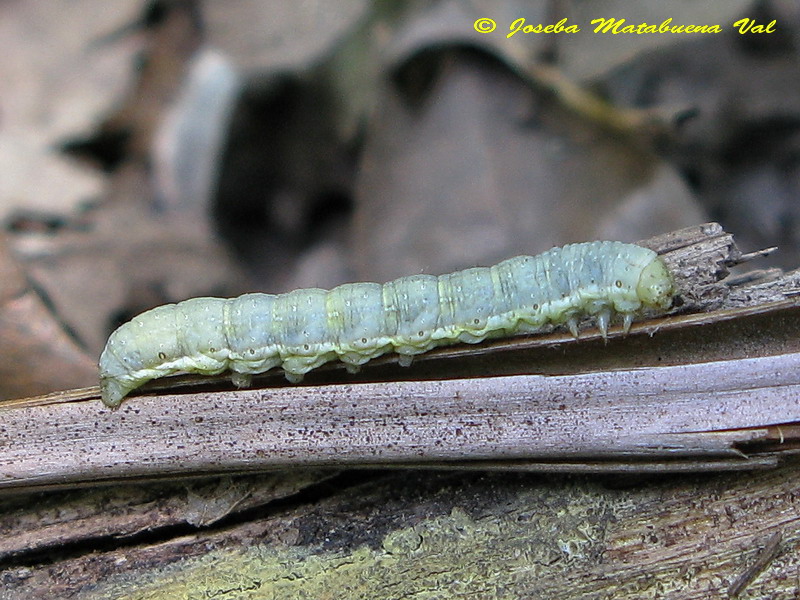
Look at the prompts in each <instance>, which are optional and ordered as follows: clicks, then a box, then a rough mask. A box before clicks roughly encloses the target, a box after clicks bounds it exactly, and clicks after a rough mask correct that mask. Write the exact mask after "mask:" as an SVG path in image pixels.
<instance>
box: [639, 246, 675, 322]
mask: <svg viewBox="0 0 800 600" xmlns="http://www.w3.org/2000/svg"><path fill="white" fill-rule="evenodd" d="M636 295H637V296H638V297H639V300H640V301H641V303H642V304H643V305H644V306H646V307H648V308H656V309H660V310H666V309H668V308H669V307H670V306H671V305H672V298H673V296H674V295H675V283H674V281H673V280H672V275H671V274H670V272H669V270H668V269H667V265H665V264H664V261H663V260H661V259H660V258H655V259H654V260H653V261H652V262H651V263H650V264H649V265H647V266H646V267H645V268H644V270H643V271H642V275H641V276H640V277H639V283H638V285H637V286H636Z"/></svg>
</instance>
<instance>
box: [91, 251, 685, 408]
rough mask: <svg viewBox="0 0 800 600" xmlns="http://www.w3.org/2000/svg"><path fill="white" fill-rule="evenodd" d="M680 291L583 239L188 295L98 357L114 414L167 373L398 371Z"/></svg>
mask: <svg viewBox="0 0 800 600" xmlns="http://www.w3.org/2000/svg"><path fill="white" fill-rule="evenodd" d="M674 294H675V286H674V284H673V280H672V276H671V275H670V273H669V271H668V270H667V267H666V265H665V264H664V262H663V261H662V260H661V259H660V258H659V257H658V256H657V255H656V253H655V252H653V251H652V250H649V249H647V248H642V247H640V246H635V245H633V244H623V243H621V242H588V243H583V244H572V245H569V246H564V247H563V248H553V249H552V250H549V251H548V252H545V253H543V254H540V255H538V256H535V257H533V256H517V257H515V258H511V259H509V260H505V261H503V262H501V263H500V264H498V265H496V266H494V267H478V268H472V269H466V270H464V271H458V272H456V273H450V274H448V275H440V276H438V277H436V276H434V275H412V276H410V277H402V278H400V279H396V280H395V281H390V282H388V283H385V284H383V285H381V284H378V283H350V284H346V285H341V286H339V287H337V288H334V289H332V290H330V291H327V290H321V289H307V290H295V291H293V292H289V293H286V294H278V295H271V294H246V295H244V296H240V297H238V298H231V299H224V298H194V299H191V300H186V301H184V302H180V303H178V304H167V305H165V306H159V307H157V308H154V309H152V310H149V311H147V312H145V313H143V314H141V315H139V316H137V317H135V318H134V319H133V320H131V321H130V322H128V323H125V324H124V325H122V326H121V327H119V329H117V330H116V331H114V333H112V334H111V337H110V338H109V340H108V343H107V344H106V347H105V349H104V350H103V353H102V355H101V356H100V388H101V391H102V399H103V402H104V403H105V404H107V405H108V406H110V407H116V406H119V405H120V403H121V402H122V399H123V398H124V397H125V396H126V395H127V394H128V393H129V392H131V391H132V390H134V389H136V388H138V387H139V386H141V385H142V384H143V383H145V382H147V381H149V380H151V379H155V378H157V377H164V376H166V375H172V374H174V373H179V372H180V373H200V374H203V375H216V374H218V373H222V372H223V371H225V370H231V371H232V372H233V375H232V378H233V382H234V383H235V384H236V385H239V386H246V385H248V384H249V382H250V376H251V375H253V374H257V373H263V372H265V371H268V370H269V369H272V368H273V367H278V366H281V367H283V369H284V371H285V374H286V378H287V379H288V380H289V381H292V382H298V381H300V380H301V379H302V378H303V375H304V374H305V373H307V372H308V371H310V370H311V369H314V368H316V367H318V366H320V365H321V364H323V363H326V362H328V361H330V360H334V359H339V360H341V361H342V362H343V363H345V364H346V365H347V367H348V369H349V370H350V371H353V372H355V371H357V370H358V368H359V367H360V365H362V364H364V363H366V362H367V361H369V360H371V359H373V358H375V357H377V356H380V355H381V354H384V353H386V352H396V353H398V354H399V362H400V364H401V365H403V366H408V365H410V364H411V360H412V357H413V356H414V355H415V354H420V353H423V352H427V351H428V350H430V349H431V348H433V347H435V346H441V345H445V344H453V343H456V342H467V343H470V344H474V343H477V342H480V341H482V340H484V339H486V338H487V337H499V336H506V335H513V334H516V333H522V332H537V331H542V330H543V329H544V328H545V327H547V326H548V325H550V324H554V325H559V324H566V325H567V326H568V327H569V329H570V331H571V332H572V333H573V335H575V336H577V334H578V330H577V322H578V319H579V318H580V317H583V316H586V315H590V316H593V317H594V318H595V320H596V322H597V325H598V327H599V328H600V330H601V332H602V334H603V335H604V336H605V335H606V332H607V329H608V325H609V322H610V320H611V318H612V316H613V315H614V313H619V314H621V315H622V316H623V323H624V325H623V326H624V329H625V331H627V330H628V328H629V327H630V324H631V321H632V320H633V317H634V315H637V314H640V313H641V312H642V311H644V310H646V309H657V310H665V309H667V308H669V306H670V305H671V303H672V297H673V295H674Z"/></svg>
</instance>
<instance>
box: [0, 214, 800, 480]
mask: <svg viewBox="0 0 800 600" xmlns="http://www.w3.org/2000/svg"><path fill="white" fill-rule="evenodd" d="M645 243H646V244H647V245H649V246H650V247H652V248H654V249H656V250H658V251H661V252H662V255H663V257H664V260H665V261H667V263H668V264H669V265H670V267H671V269H673V272H674V273H675V275H676V278H677V279H678V282H679V286H680V287H681V290H682V298H683V301H684V305H683V307H682V308H681V310H689V309H691V310H696V309H698V308H699V307H702V306H714V307H717V308H719V309H720V310H718V311H716V312H712V313H701V314H685V315H672V316H667V317H666V318H662V319H658V320H654V321H646V322H643V323H640V324H638V325H637V326H635V327H634V330H633V333H632V334H631V335H630V336H629V337H627V338H624V339H623V338H621V337H620V335H619V327H617V328H616V330H615V332H614V333H613V336H612V337H614V336H616V339H614V340H612V341H611V342H610V343H609V344H608V346H604V345H603V343H602V341H600V340H599V339H597V338H599V333H587V334H586V335H583V336H582V337H581V339H580V340H578V341H574V340H570V339H569V338H568V336H565V335H563V334H562V333H560V332H555V333H554V334H552V335H551V336H544V338H538V337H537V338H520V339H519V340H512V341H507V340H506V341H502V342H498V343H495V344H489V345H487V347H486V348H481V349H470V350H469V351H459V350H456V349H445V350H443V351H441V352H438V353H437V352H433V353H431V354H432V357H431V358H430V359H426V360H425V361H420V365H418V366H417V367H416V368H415V369H413V370H411V371H410V372H412V373H413V374H414V375H416V376H419V377H420V378H421V380H419V381H396V378H397V374H398V369H397V367H396V365H394V364H392V362H391V361H390V360H385V361H383V366H382V367H378V368H375V369H370V370H368V372H367V373H365V374H363V375H362V376H361V377H360V380H361V381H364V380H367V377H369V378H370V379H372V382H371V383H353V380H354V378H350V380H349V381H348V383H338V384H337V383H333V384H331V383H330V379H331V378H333V379H335V375H336V370H335V369H329V370H328V371H327V372H326V373H323V374H322V375H320V376H319V377H318V378H317V381H318V382H319V381H320V380H322V381H324V380H325V374H327V376H328V382H327V383H326V384H324V385H320V384H318V385H308V386H292V387H286V386H284V387H273V388H268V389H254V390H245V391H221V392H199V393H198V392H196V393H190V394H180V395H174V394H173V395H168V394H161V395H157V396H140V397H137V398H136V399H135V400H134V401H132V402H130V403H128V404H126V405H123V407H122V408H121V409H120V410H118V411H109V410H108V409H105V408H102V407H101V405H100V404H99V403H98V402H97V400H96V398H97V390H96V389H92V388H90V389H88V390H83V391H76V392H74V393H72V394H62V395H55V396H51V397H49V398H39V399H29V400H21V401H16V402H11V403H7V404H5V405H3V406H2V407H0V412H2V414H1V415H0V422H2V426H0V475H1V476H2V479H0V488H5V489H21V488H31V487H34V488H36V487H57V486H76V485H87V484H93V483H97V482H111V481H120V480H131V479H154V478H162V477H174V476H176V475H181V476H197V475H201V474H210V473H222V472H225V473H230V472H246V471H262V470H269V469H276V468H287V467H292V468H294V467H296V466H298V465H307V466H315V465H323V466H342V465H375V466H385V465H420V464H422V465H426V466H441V465H444V464H447V465H450V466H453V464H454V463H458V464H459V466H464V467H466V468H475V467H495V468H509V469H518V468H525V469H532V470H564V471H598V470H615V471H620V470H623V471H637V470H640V471H653V470H691V469H733V468H755V467H763V466H769V465H774V464H775V463H776V462H777V459H778V458H779V456H781V455H785V454H787V453H791V452H793V451H794V449H795V448H796V447H797V441H798V439H800V436H799V435H798V427H797V425H796V423H797V422H800V393H798V392H800V368H799V367H800V347H798V344H797V341H796V340H797V337H798V336H797V335H796V334H797V331H796V329H797V325H796V323H797V315H798V313H800V307H799V306H798V302H797V299H796V297H794V295H793V294H794V292H796V290H797V282H796V275H794V274H790V275H788V276H786V277H784V278H779V279H776V280H770V281H767V282H762V283H752V282H750V283H749V284H748V285H747V286H746V287H744V288H742V289H728V287H727V285H725V284H724V283H723V282H721V281H720V279H721V278H722V277H724V275H725V274H726V273H727V267H728V265H730V264H734V263H736V262H738V261H740V260H741V259H742V255H741V254H740V253H739V251H738V249H736V247H735V245H734V244H733V240H732V238H731V237H730V235H729V234H726V233H725V232H724V231H722V229H721V228H720V227H719V226H718V225H716V224H708V225H704V226H699V227H695V228H690V229H687V230H683V231H680V232H674V233H672V234H669V235H666V236H660V237H659V238H654V239H653V240H649V241H647V242H645ZM752 298H755V299H756V302H755V303H753V302H752ZM781 298H782V299H781ZM742 340H747V341H748V344H749V345H748V344H744V343H743V342H742ZM715 343H716V344H717V345H715ZM554 344H557V345H558V346H559V348H560V349H561V352H564V353H565V354H566V355H565V356H564V357H563V360H562V357H561V356H560V353H554V352H553V350H552V347H553V345H554ZM576 356H577V357H580V358H581V360H577V361H576V360H575V358H576ZM537 357H538V358H537ZM709 361H712V362H709ZM481 365H483V366H482V367H481ZM503 365H505V366H503ZM662 365H669V366H662ZM481 368H483V369H484V371H485V370H486V369H488V372H481V371H480V369H481ZM381 369H383V371H382V370H381ZM504 369H505V370H504ZM526 369H527V372H528V373H531V374H525V372H526V371H525V370H526ZM537 372H538V373H555V374H554V375H541V374H539V375H537V374H533V373H537ZM476 375H478V376H479V377H478V378H476ZM480 376H482V377H480ZM393 378H394V380H393ZM437 378H438V380H431V379H437ZM381 379H384V380H385V381H381ZM355 381H359V378H355ZM161 383H162V386H163V385H167V386H172V387H174V384H175V382H174V381H172V382H169V381H168V382H161ZM312 383H313V382H312ZM775 406H781V411H780V414H776V412H775ZM231 407H235V410H231Z"/></svg>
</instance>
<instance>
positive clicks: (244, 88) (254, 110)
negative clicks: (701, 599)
mask: <svg viewBox="0 0 800 600" xmlns="http://www.w3.org/2000/svg"><path fill="white" fill-rule="evenodd" d="M0 16H2V18H0V32H1V35H2V39H3V40H4V49H5V52H6V56H5V60H4V61H2V63H0V81H3V84H4V85H3V86H2V90H1V91H0V173H2V176H0V219H2V223H3V228H4V231H5V236H6V237H7V242H8V246H9V247H10V248H11V250H12V251H13V257H12V252H4V253H3V254H2V256H0V268H2V267H3V264H2V262H3V261H4V262H6V263H14V262H19V263H20V264H21V269H22V271H23V272H24V274H25V279H26V281H27V282H28V283H27V285H29V287H30V289H32V290H35V293H36V294H37V296H38V297H40V298H42V299H43V302H44V306H46V308H47V310H48V314H50V315H51V316H52V318H53V319H54V320H55V321H56V322H58V323H60V324H61V326H63V329H64V330H65V331H67V332H68V333H69V335H68V336H67V337H70V338H71V339H72V340H75V342H76V346H75V348H76V350H75V352H79V353H82V355H83V356H85V357H88V358H91V359H92V360H93V359H94V357H95V356H96V355H97V354H98V353H99V351H100V349H101V347H102V345H103V343H104V341H105V338H106V336H107V335H108V333H109V332H110V331H111V329H112V328H113V327H115V326H116V325H117V324H119V323H120V322H122V321H124V320H127V319H128V318H130V317H131V316H132V315H133V314H135V313H138V312H140V311H142V310H144V309H147V308H150V307H152V306H154V305H157V304H161V303H164V302H172V301H178V300H182V299H184V298H186V297H190V296H198V295H235V294H239V293H242V292H245V291H251V290H262V291H267V292H281V291H286V290H288V289H292V288H296V287H310V286H319V287H331V286H334V285H337V284H339V283H343V282H345V281H355V280H375V281H385V280H388V279H391V278H394V277H398V276H401V275H407V274H412V273H417V272H421V271H424V272H428V273H441V272H446V271H449V270H453V269H460V268H464V267H468V266H472V265H477V264H491V263H494V262H496V261H499V260H501V259H503V258H507V257H509V256H513V255H515V254H522V253H524V254H535V253H538V252H541V251H543V250H546V249H547V248H549V247H550V246H553V245H559V244H564V243H568V242H573V241H582V240H592V239H604V238H605V239H619V240H624V241H635V240H637V239H642V238H646V237H648V236H651V235H654V234H658V233H662V232H666V231H669V230H673V229H677V228H680V227H683V226H687V225H692V224H697V223H700V222H704V221H708V220H719V221H721V222H722V223H723V225H724V226H725V227H726V228H727V229H729V230H730V231H732V232H734V233H735V234H736V236H737V239H738V241H739V242H740V245H741V246H742V247H743V248H744V249H745V250H754V249H757V248H762V247H766V246H773V245H777V246H780V252H779V253H778V254H776V255H774V256H773V257H771V258H770V259H769V260H770V262H771V263H772V264H778V265H780V266H783V267H784V268H795V267H796V266H797V265H798V262H800V260H799V258H800V243H798V242H799V241H800V238H799V237H798V236H799V235H800V234H799V233H798V231H799V230H798V215H799V214H800V213H799V212H798V201H797V198H798V186H800V160H799V159H800V69H798V43H799V40H800V37H798V35H799V34H800V7H799V6H798V5H797V3H795V2H791V1H789V0H732V1H696V0H674V1H669V2H664V1H663V0H641V1H639V2H636V3H630V2H625V1H624V0H595V1H592V2H588V1H585V0H552V1H545V0H542V1H539V2H529V1H523V0H504V1H501V0H472V1H461V0H373V1H369V0H299V1H290V0H224V1H222V0H115V2H113V3H109V2H106V1H105V0H72V1H71V2H68V3H67V2H63V1H58V0H38V1H37V2H35V3H34V2H25V1H24V0H7V1H6V2H4V3H2V4H0ZM482 17H489V18H492V19H494V20H495V21H496V22H497V23H498V27H497V29H496V30H495V31H494V32H491V33H485V34H482V33H478V32H477V31H476V30H475V29H474V28H473V23H474V22H475V20H476V19H478V18H482ZM519 17H524V18H525V20H526V23H528V24H537V23H543V24H548V23H555V22H557V21H559V20H561V19H562V18H567V19H568V22H569V23H570V24H577V25H578V26H579V27H580V28H581V32H580V33H577V34H564V33H562V34H522V33H521V34H517V35H515V36H513V37H512V38H510V39H509V38H507V37H506V33H507V31H508V28H509V25H510V23H511V22H513V21H514V20H515V19H517V18H519ZM608 17H614V18H625V19H626V20H627V21H628V22H629V23H641V22H648V23H656V24H658V23H661V22H662V21H664V20H665V19H667V18H671V19H672V20H673V23H674V24H719V25H720V26H721V28H722V30H723V31H722V33H718V34H692V35H688V34H645V35H633V34H620V35H612V34H596V33H593V31H592V26H591V25H590V21H591V20H592V19H596V18H608ZM743 17H747V18H751V19H754V20H755V21H756V22H758V23H760V24H764V25H765V24H767V23H769V22H770V21H773V20H774V21H775V22H776V24H775V32H774V33H770V34H756V33H750V34H745V35H742V34H739V33H738V32H737V31H736V29H735V28H734V27H733V26H732V24H733V23H734V22H735V21H736V20H738V19H740V18H743ZM17 284H18V285H19V282H17ZM6 286H8V283H7V282H6ZM6 292H7V290H6ZM0 310H3V308H2V307H0ZM38 310H39V312H37V313H33V312H31V313H30V314H29V317H30V319H35V320H39V321H40V320H41V319H42V316H41V307H39V308H38ZM0 316H2V315H0ZM15 318H16V317H15ZM26 335H42V336H53V335H54V334H53V332H52V331H50V330H48V332H45V333H42V332H34V333H30V332H28V333H27V334H26ZM44 339H45V340H48V339H52V338H47V337H45V338H44ZM14 346H15V347H16V348H17V349H14V348H10V347H2V348H0V353H2V354H3V355H4V356H7V355H8V354H9V353H11V352H16V353H17V354H19V353H20V352H21V351H20V350H19V348H18V347H19V344H18V343H15V344H14ZM27 360H28V359H27V358H26V356H24V355H21V356H18V357H17V359H16V360H15V361H7V362H9V364H11V363H12V362H13V363H14V364H15V365H16V366H15V369H16V370H19V365H20V364H26V361H27ZM87 364H88V363H87ZM76 372H78V373H80V377H79V379H80V378H81V377H83V378H84V379H86V383H87V384H91V383H93V381H91V377H93V371H92V367H86V368H85V369H83V370H79V369H76ZM48 386H52V383H50V382H40V383H39V384H35V383H32V382H29V383H28V384H27V387H26V384H25V383H24V382H23V384H21V387H20V386H17V387H14V388H13V389H12V390H8V389H5V390H0V394H2V395H24V393H36V392H42V391H48ZM23 392H24V393H23Z"/></svg>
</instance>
